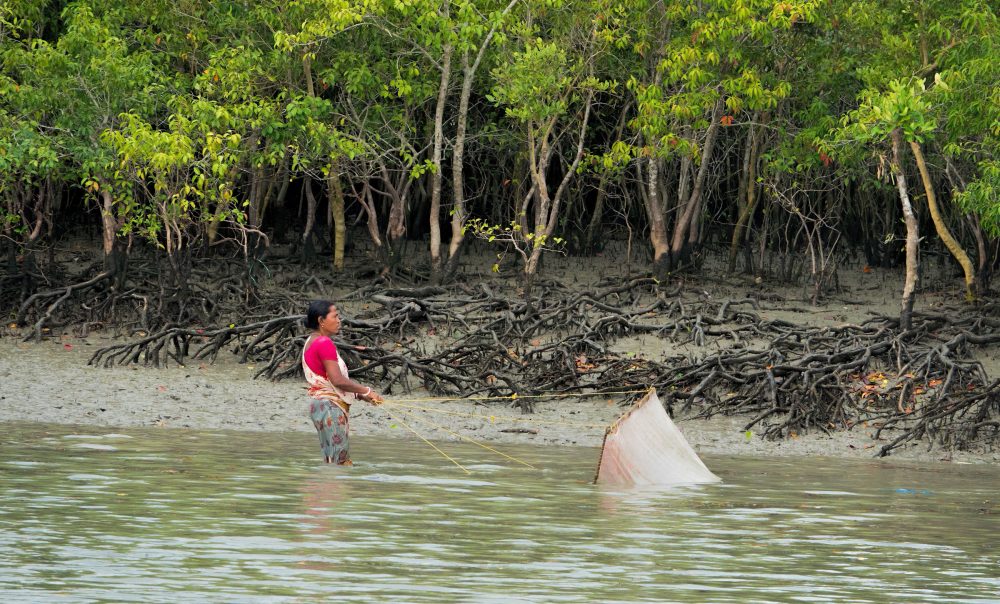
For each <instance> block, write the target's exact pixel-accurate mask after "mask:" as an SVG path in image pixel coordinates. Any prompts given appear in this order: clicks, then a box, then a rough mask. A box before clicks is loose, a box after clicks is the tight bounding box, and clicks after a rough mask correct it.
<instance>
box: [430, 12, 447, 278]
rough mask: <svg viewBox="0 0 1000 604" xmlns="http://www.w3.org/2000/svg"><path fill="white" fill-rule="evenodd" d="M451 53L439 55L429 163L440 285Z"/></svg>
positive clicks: (434, 273) (434, 272)
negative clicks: (442, 197)
mask: <svg viewBox="0 0 1000 604" xmlns="http://www.w3.org/2000/svg"><path fill="white" fill-rule="evenodd" d="M442 10H443V12H444V14H445V17H447V15H448V2H447V0H446V1H445V2H444V5H443V7H442ZM451 53H452V45H451V44H450V43H449V44H445V46H444V49H443V51H442V55H441V83H440V85H439V87H438V97H437V107H436V108H435V110H434V150H433V152H432V157H431V162H432V163H433V164H434V172H433V173H432V174H431V209H430V230H431V281H432V282H434V283H440V282H441V279H442V273H443V271H444V261H443V259H442V258H441V180H442V178H443V177H444V174H442V173H441V156H442V154H443V148H444V107H445V103H447V101H448V86H449V84H450V83H451Z"/></svg>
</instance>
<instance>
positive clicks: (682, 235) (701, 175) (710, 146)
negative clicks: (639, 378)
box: [670, 99, 723, 266]
mask: <svg viewBox="0 0 1000 604" xmlns="http://www.w3.org/2000/svg"><path fill="white" fill-rule="evenodd" d="M722 108H723V103H722V99H719V101H718V102H716V104H715V109H714V110H713V111H712V123H711V125H710V126H709V127H708V133H707V134H706V135H705V147H704V149H702V154H701V166H700V167H699V168H698V176H697V177H696V178H695V181H694V187H693V188H692V189H691V196H690V198H689V199H688V200H687V203H686V204H685V206H684V212H683V214H681V215H680V217H679V218H678V220H677V224H675V225H674V234H673V238H672V240H671V242H670V262H671V266H676V265H677V264H679V261H680V260H681V257H682V255H686V254H684V252H685V251H686V248H685V246H684V243H685V241H686V238H687V232H688V229H689V228H690V225H691V221H692V218H693V217H694V213H695V212H696V211H697V210H698V207H699V206H700V205H701V195H702V189H703V188H704V186H705V178H706V177H707V176H708V166H709V163H710V160H711V159H712V151H714V149H715V139H716V136H717V135H718V132H719V118H720V115H721V113H722Z"/></svg>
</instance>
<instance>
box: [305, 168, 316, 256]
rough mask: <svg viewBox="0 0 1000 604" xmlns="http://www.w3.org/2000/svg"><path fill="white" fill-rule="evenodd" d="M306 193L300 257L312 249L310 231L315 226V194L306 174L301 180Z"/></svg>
mask: <svg viewBox="0 0 1000 604" xmlns="http://www.w3.org/2000/svg"><path fill="white" fill-rule="evenodd" d="M302 187H303V191H304V192H305V195H306V226H305V228H303V229H302V257H303V259H305V258H307V257H308V256H309V255H310V252H311V251H312V245H311V244H312V232H313V228H315V226H316V195H315V194H314V193H313V190H312V177H311V176H306V177H305V179H304V180H303V182H302Z"/></svg>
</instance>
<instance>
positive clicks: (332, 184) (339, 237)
mask: <svg viewBox="0 0 1000 604" xmlns="http://www.w3.org/2000/svg"><path fill="white" fill-rule="evenodd" d="M327 183H328V187H327V188H328V191H327V195H328V198H329V203H330V218H331V220H332V221H333V270H335V271H336V272H338V273H339V272H341V271H343V270H344V245H345V243H346V239H347V220H346V218H345V216H344V190H343V188H341V186H340V174H338V173H337V171H336V170H335V169H334V166H332V165H331V166H330V175H329V177H328V178H327Z"/></svg>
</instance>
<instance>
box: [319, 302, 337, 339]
mask: <svg viewBox="0 0 1000 604" xmlns="http://www.w3.org/2000/svg"><path fill="white" fill-rule="evenodd" d="M319 329H320V331H322V332H323V333H326V334H331V335H332V334H335V333H337V332H338V331H340V313H338V312H337V307H336V306H333V305H332V304H331V305H330V310H328V311H327V313H326V315H325V316H323V317H320V318H319Z"/></svg>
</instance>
